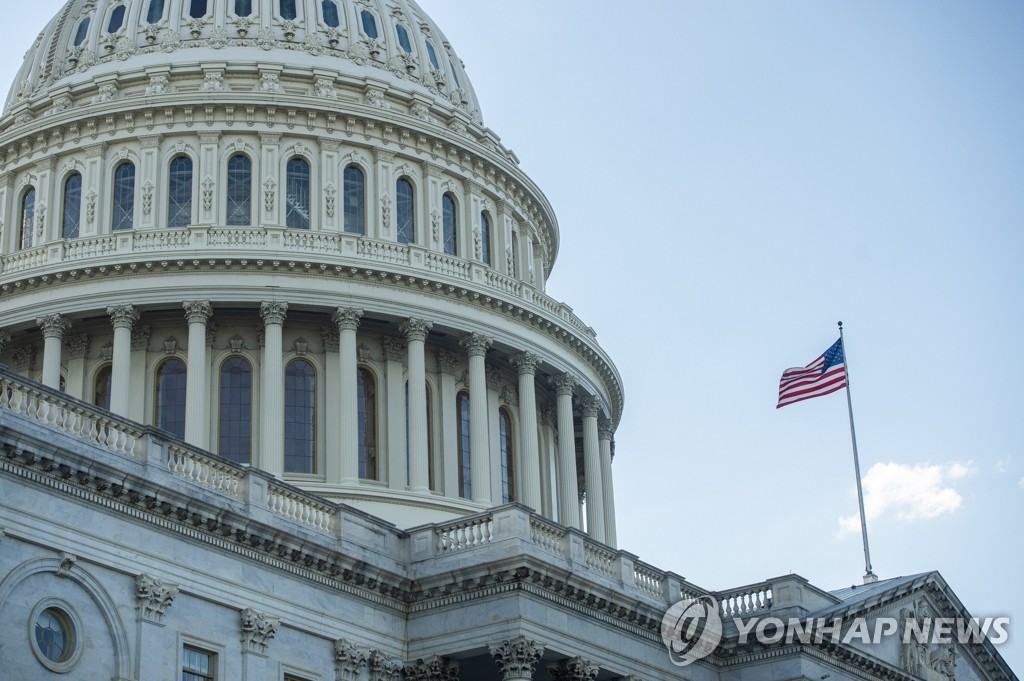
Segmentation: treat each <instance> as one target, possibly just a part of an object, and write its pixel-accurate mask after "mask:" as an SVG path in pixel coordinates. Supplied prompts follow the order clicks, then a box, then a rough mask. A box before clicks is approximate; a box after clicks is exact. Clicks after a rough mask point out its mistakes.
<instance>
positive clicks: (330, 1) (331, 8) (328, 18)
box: [321, 0, 341, 28]
mask: <svg viewBox="0 0 1024 681" xmlns="http://www.w3.org/2000/svg"><path fill="white" fill-rule="evenodd" d="M321 6H322V7H323V13H324V23H325V24H327V25H328V26H330V27H331V28H338V26H339V25H340V24H341V21H340V20H339V19H338V5H337V3H335V2H334V0H323V2H322V3H321Z"/></svg>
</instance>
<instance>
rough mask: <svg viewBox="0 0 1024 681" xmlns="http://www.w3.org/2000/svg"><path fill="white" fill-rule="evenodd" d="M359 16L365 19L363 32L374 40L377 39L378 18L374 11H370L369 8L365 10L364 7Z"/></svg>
mask: <svg viewBox="0 0 1024 681" xmlns="http://www.w3.org/2000/svg"><path fill="white" fill-rule="evenodd" d="M359 16H360V18H361V19H362V20H363V33H365V34H366V37H367V38H370V39H372V40H376V39H377V35H378V34H377V20H376V19H375V18H374V16H373V13H372V12H370V11H369V10H365V9H364V10H363V11H362V12H361V13H360V14H359Z"/></svg>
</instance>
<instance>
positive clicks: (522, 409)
mask: <svg viewBox="0 0 1024 681" xmlns="http://www.w3.org/2000/svg"><path fill="white" fill-rule="evenodd" d="M512 364H513V365H515V367H516V369H517V370H518V371H519V447H520V449H519V451H520V452H521V454H522V456H521V458H520V461H521V462H522V468H521V469H520V471H521V472H520V474H519V482H520V487H519V501H521V502H523V503H524V504H526V505H527V506H529V507H530V508H532V509H533V510H535V511H537V512H538V513H540V512H541V491H540V490H541V485H540V446H539V443H538V442H537V393H536V388H535V386H534V380H535V376H536V374H537V365H538V364H540V359H539V358H538V357H537V356H536V355H534V354H533V353H531V352H521V353H519V354H518V355H516V356H515V357H513V358H512Z"/></svg>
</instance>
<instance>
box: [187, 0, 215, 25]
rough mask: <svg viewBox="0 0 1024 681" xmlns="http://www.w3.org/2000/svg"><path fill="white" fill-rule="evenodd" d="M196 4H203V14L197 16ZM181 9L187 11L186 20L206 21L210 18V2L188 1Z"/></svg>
mask: <svg viewBox="0 0 1024 681" xmlns="http://www.w3.org/2000/svg"><path fill="white" fill-rule="evenodd" d="M196 3H202V7H203V13H202V14H195V9H196ZM181 8H182V9H183V10H185V17H184V18H185V19H186V20H192V19H205V18H206V17H208V16H210V0H188V2H182V3H181Z"/></svg>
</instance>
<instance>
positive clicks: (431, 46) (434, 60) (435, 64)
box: [427, 40, 441, 71]
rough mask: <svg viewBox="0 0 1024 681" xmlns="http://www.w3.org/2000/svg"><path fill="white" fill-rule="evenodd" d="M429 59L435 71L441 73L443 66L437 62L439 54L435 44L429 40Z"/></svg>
mask: <svg viewBox="0 0 1024 681" xmlns="http://www.w3.org/2000/svg"><path fill="white" fill-rule="evenodd" d="M427 57H428V58H429V59H430V65H431V66H433V67H434V70H435V71H440V70H441V65H440V64H439V63H438V62H437V52H436V51H435V50H434V44H433V43H431V42H430V41H429V40H428V41H427Z"/></svg>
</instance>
